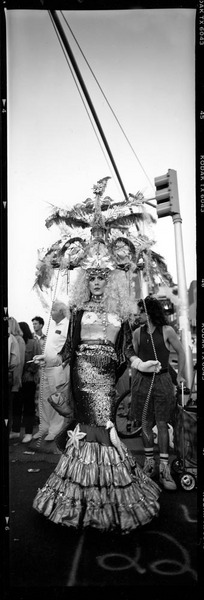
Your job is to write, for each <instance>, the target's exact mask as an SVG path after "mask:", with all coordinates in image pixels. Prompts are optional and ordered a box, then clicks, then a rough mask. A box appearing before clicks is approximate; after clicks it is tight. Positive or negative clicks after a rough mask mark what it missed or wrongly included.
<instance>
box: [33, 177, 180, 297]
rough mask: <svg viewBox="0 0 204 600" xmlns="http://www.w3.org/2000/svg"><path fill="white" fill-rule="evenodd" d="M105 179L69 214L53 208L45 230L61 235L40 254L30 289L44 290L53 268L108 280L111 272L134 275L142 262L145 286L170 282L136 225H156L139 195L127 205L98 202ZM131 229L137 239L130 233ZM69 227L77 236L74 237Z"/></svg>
mask: <svg viewBox="0 0 204 600" xmlns="http://www.w3.org/2000/svg"><path fill="white" fill-rule="evenodd" d="M108 179H110V177H104V178H103V179H100V180H99V181H98V182H97V184H96V185H94V186H93V195H94V199H93V200H92V199H91V198H87V199H86V200H85V201H84V202H82V203H81V204H76V205H75V206H74V207H73V208H72V209H71V210H66V209H62V208H56V207H54V210H53V211H52V214H51V215H50V216H49V217H48V218H47V219H46V222H45V224H46V227H47V228H50V227H51V226H52V225H54V224H55V225H58V226H60V227H61V229H62V235H61V239H60V240H58V241H57V242H55V243H54V244H53V245H52V246H51V247H50V248H49V249H48V250H47V251H46V252H44V251H43V253H39V261H38V265H37V271H36V280H35V283H34V287H36V286H37V287H39V288H40V289H41V290H42V289H43V288H48V287H49V286H50V282H51V279H52V275H53V274H54V272H55V269H59V270H60V271H61V272H62V273H63V272H67V271H69V270H72V269H74V268H76V267H81V268H82V269H84V270H85V271H86V272H87V274H89V275H90V274H91V273H92V272H93V271H94V272H96V270H97V271H99V270H100V271H102V272H103V273H104V275H107V273H108V272H110V271H112V270H113V269H123V270H124V271H129V270H131V271H132V272H136V271H137V269H140V268H141V263H142V268H143V272H144V276H145V277H146V278H148V279H149V280H150V281H151V280H152V281H154V279H155V275H158V274H159V273H160V274H161V276H162V277H161V279H162V281H163V282H164V283H167V284H168V285H169V283H171V282H172V279H171V276H170V275H169V273H168V271H167V268H166V265H165V262H164V259H163V258H162V257H161V256H160V255H158V254H156V253H154V252H152V250H150V248H151V246H152V245H153V244H154V241H153V240H150V239H149V238H148V237H147V236H145V235H142V234H141V232H140V223H144V222H146V223H147V224H151V223H154V222H156V220H155V219H154V218H153V217H152V215H151V214H149V213H148V212H147V210H146V208H145V206H144V202H145V199H144V197H143V194H142V193H141V192H138V193H137V194H136V195H132V194H129V198H128V200H124V201H121V202H116V201H114V200H112V199H111V198H110V197H109V196H106V197H105V198H103V195H104V192H105V189H106V186H107V182H108ZM133 225H135V227H136V235H135V234H134V235H133V234H132V233H130V227H131V226H133ZM63 228H64V232H63ZM74 228H75V232H77V233H79V234H78V235H74V236H73V229H74ZM161 272H162V273H161ZM172 283H173V282H172Z"/></svg>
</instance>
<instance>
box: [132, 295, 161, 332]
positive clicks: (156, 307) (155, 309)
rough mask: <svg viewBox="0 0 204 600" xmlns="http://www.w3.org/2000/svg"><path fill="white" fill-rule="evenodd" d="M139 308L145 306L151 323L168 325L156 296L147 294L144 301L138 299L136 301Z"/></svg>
mask: <svg viewBox="0 0 204 600" xmlns="http://www.w3.org/2000/svg"><path fill="white" fill-rule="evenodd" d="M138 306H139V308H144V306H146V309H147V314H148V315H149V317H150V319H151V321H152V323H153V325H155V326H157V325H168V324H169V322H168V319H167V317H166V315H165V312H164V309H163V306H162V304H161V302H159V300H157V298H153V297H152V296H147V297H146V298H145V299H144V301H143V300H139V302H138Z"/></svg>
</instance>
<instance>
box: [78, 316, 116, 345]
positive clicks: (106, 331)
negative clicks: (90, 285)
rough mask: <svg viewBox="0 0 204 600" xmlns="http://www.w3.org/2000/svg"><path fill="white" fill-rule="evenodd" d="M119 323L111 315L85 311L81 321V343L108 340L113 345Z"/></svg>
mask: <svg viewBox="0 0 204 600" xmlns="http://www.w3.org/2000/svg"><path fill="white" fill-rule="evenodd" d="M120 327H121V321H120V319H119V318H118V316H117V315H115V314H113V313H108V314H107V313H105V312H104V313H103V312H99V313H98V312H93V311H85V312H84V314H83V317H82V321H81V341H82V342H86V340H93V341H94V340H97V339H102V340H105V339H106V340H108V341H110V342H112V344H114V343H115V341H116V338H117V335H118V332H119V330H120Z"/></svg>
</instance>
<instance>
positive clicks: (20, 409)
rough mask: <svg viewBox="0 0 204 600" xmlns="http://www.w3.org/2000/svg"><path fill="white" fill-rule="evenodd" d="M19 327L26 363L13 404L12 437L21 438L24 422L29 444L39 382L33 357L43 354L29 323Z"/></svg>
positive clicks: (25, 437)
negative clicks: (37, 383) (23, 343)
mask: <svg viewBox="0 0 204 600" xmlns="http://www.w3.org/2000/svg"><path fill="white" fill-rule="evenodd" d="M19 326H20V329H21V331H22V333H23V339H24V342H25V362H24V367H23V372H22V387H20V389H19V391H18V393H17V394H16V397H15V403H14V404H13V424H12V435H10V437H20V431H21V425H22V420H23V422H24V426H25V435H24V437H23V439H22V442H23V443H28V442H30V441H31V440H32V433H33V426H34V422H35V390H36V382H37V380H38V366H37V365H36V364H35V363H34V362H33V357H34V356H35V355H36V354H37V355H38V354H40V353H41V347H40V344H39V342H38V341H37V340H34V339H33V335H32V332H31V330H30V327H29V325H28V323H26V322H25V321H21V322H20V323H19ZM30 361H31V362H30ZM14 434H17V435H14Z"/></svg>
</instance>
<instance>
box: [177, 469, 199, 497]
mask: <svg viewBox="0 0 204 600" xmlns="http://www.w3.org/2000/svg"><path fill="white" fill-rule="evenodd" d="M180 482H181V486H182V488H183V489H184V490H185V491H186V492H191V490H193V489H194V487H195V485H196V480H195V477H194V475H192V473H187V472H186V473H184V474H183V475H182V477H181V479H180Z"/></svg>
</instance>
